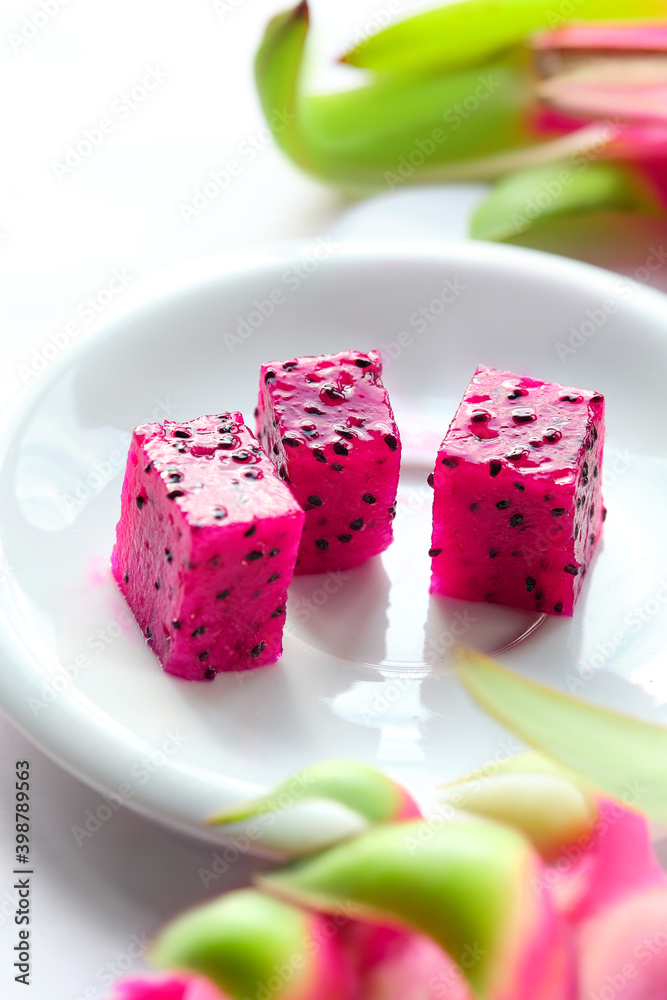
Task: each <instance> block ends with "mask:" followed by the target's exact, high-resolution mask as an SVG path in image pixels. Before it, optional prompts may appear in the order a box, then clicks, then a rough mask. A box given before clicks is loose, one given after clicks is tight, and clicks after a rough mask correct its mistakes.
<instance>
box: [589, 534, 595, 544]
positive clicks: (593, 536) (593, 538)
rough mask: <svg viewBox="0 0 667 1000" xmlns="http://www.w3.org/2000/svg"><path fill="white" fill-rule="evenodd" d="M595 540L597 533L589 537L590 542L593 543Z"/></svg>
mask: <svg viewBox="0 0 667 1000" xmlns="http://www.w3.org/2000/svg"><path fill="white" fill-rule="evenodd" d="M594 542H595V535H591V536H590V538H589V539H588V544H589V545H593V544H594Z"/></svg>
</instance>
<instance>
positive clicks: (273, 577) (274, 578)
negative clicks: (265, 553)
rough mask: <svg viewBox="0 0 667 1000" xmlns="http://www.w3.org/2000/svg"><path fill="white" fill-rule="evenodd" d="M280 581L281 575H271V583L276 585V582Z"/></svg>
mask: <svg viewBox="0 0 667 1000" xmlns="http://www.w3.org/2000/svg"><path fill="white" fill-rule="evenodd" d="M279 579H280V573H273V574H272V575H271V576H270V577H269V583H275V582H276V580H279Z"/></svg>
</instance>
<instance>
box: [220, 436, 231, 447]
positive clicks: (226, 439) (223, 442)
mask: <svg viewBox="0 0 667 1000" xmlns="http://www.w3.org/2000/svg"><path fill="white" fill-rule="evenodd" d="M234 443H235V441H234V435H233V434H222V435H221V437H220V440H219V441H218V444H219V445H220V447H221V448H233V447H234Z"/></svg>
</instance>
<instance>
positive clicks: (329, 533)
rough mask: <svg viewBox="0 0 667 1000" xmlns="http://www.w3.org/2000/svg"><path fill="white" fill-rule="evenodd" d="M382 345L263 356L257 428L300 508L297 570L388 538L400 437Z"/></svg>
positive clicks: (356, 557)
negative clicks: (271, 358)
mask: <svg viewBox="0 0 667 1000" xmlns="http://www.w3.org/2000/svg"><path fill="white" fill-rule="evenodd" d="M381 374H382V360H381V356H380V353H379V351H370V352H369V353H368V354H362V353H360V352H359V351H343V352H341V353H340V354H333V355H321V356H319V357H312V358H311V357H307V358H293V359H292V360H290V361H285V362H282V361H272V362H268V363H267V364H264V365H262V368H261V376H260V378H261V382H260V393H259V405H258V409H257V436H258V437H259V440H260V441H261V443H262V445H263V446H264V448H265V450H266V452H267V454H268V455H270V456H271V457H272V459H273V461H274V462H275V464H276V467H277V468H278V470H279V473H280V475H281V476H282V478H283V479H284V480H285V482H288V483H289V484H290V487H291V490H292V493H293V494H294V496H295V497H296V499H297V500H298V501H299V503H300V504H301V506H302V507H303V509H304V510H305V512H306V524H305V528H304V532H303V539H302V542H301V548H300V550H299V558H298V560H297V565H296V572H297V573H322V572H325V571H327V570H334V569H350V568H352V567H353V566H358V565H360V563H363V562H364V561H365V560H366V559H368V558H369V557H370V556H373V555H377V554H378V553H379V552H383V551H384V550H385V549H386V548H387V546H388V545H389V544H390V542H391V540H392V534H393V531H392V520H393V517H394V514H395V504H396V490H397V487H398V474H399V467H400V461H401V443H400V437H399V433H398V428H397V427H396V423H395V421H394V414H393V412H392V409H391V406H390V404H389V399H388V396H387V391H386V389H385V388H384V386H383V385H382V381H381Z"/></svg>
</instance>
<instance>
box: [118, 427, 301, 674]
mask: <svg viewBox="0 0 667 1000" xmlns="http://www.w3.org/2000/svg"><path fill="white" fill-rule="evenodd" d="M303 520H304V514H303V511H302V510H301V509H300V507H299V505H298V504H297V503H296V501H295V500H294V498H293V497H292V495H291V494H290V492H289V490H288V489H287V487H286V486H285V485H284V484H283V483H282V482H281V480H280V479H279V477H278V475H277V474H276V471H275V469H274V467H273V465H272V463H271V462H270V461H269V459H268V458H266V456H265V455H264V454H263V452H262V450H261V448H260V447H259V445H258V443H257V440H256V438H255V437H254V435H253V433H252V432H251V431H250V430H249V429H248V428H247V427H245V426H244V424H243V417H242V416H241V414H240V413H222V414H220V415H218V416H204V417H200V418H198V419H197V420H190V421H185V422H183V423H177V422H174V421H166V422H165V423H164V424H145V425H143V426H141V427H137V428H136V430H135V431H134V434H133V437H132V443H131V445H130V451H129V455H128V461H127V468H126V472H125V482H124V484H123V493H122V501H121V517H120V521H119V522H118V527H117V530H116V545H115V548H114V551H113V556H112V571H113V575H114V578H115V579H116V582H117V583H118V586H119V587H120V589H121V591H122V593H123V595H124V596H125V598H126V600H127V602H128V604H129V606H130V608H131V610H132V613H133V614H134V617H135V618H136V620H137V622H138V623H139V626H140V628H141V629H142V631H143V632H144V635H145V636H146V638H147V640H148V642H149V644H150V646H151V648H152V649H153V651H154V652H155V654H156V655H157V656H158V658H159V659H160V661H161V663H162V665H163V667H164V669H165V670H166V671H168V672H169V673H172V674H178V675H179V676H180V677H184V678H187V679H188V680H203V679H208V680H212V679H213V678H214V677H215V675H216V673H217V672H219V671H224V670H249V669H251V668H253V667H261V666H264V665H265V664H268V663H274V662H275V661H276V660H277V659H278V658H279V657H280V655H281V653H282V632H283V626H284V622H285V601H286V597H287V587H288V584H289V583H290V580H291V579H292V576H293V572H294V563H295V560H296V555H297V551H298V547H299V542H300V539H301V532H302V529H303Z"/></svg>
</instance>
